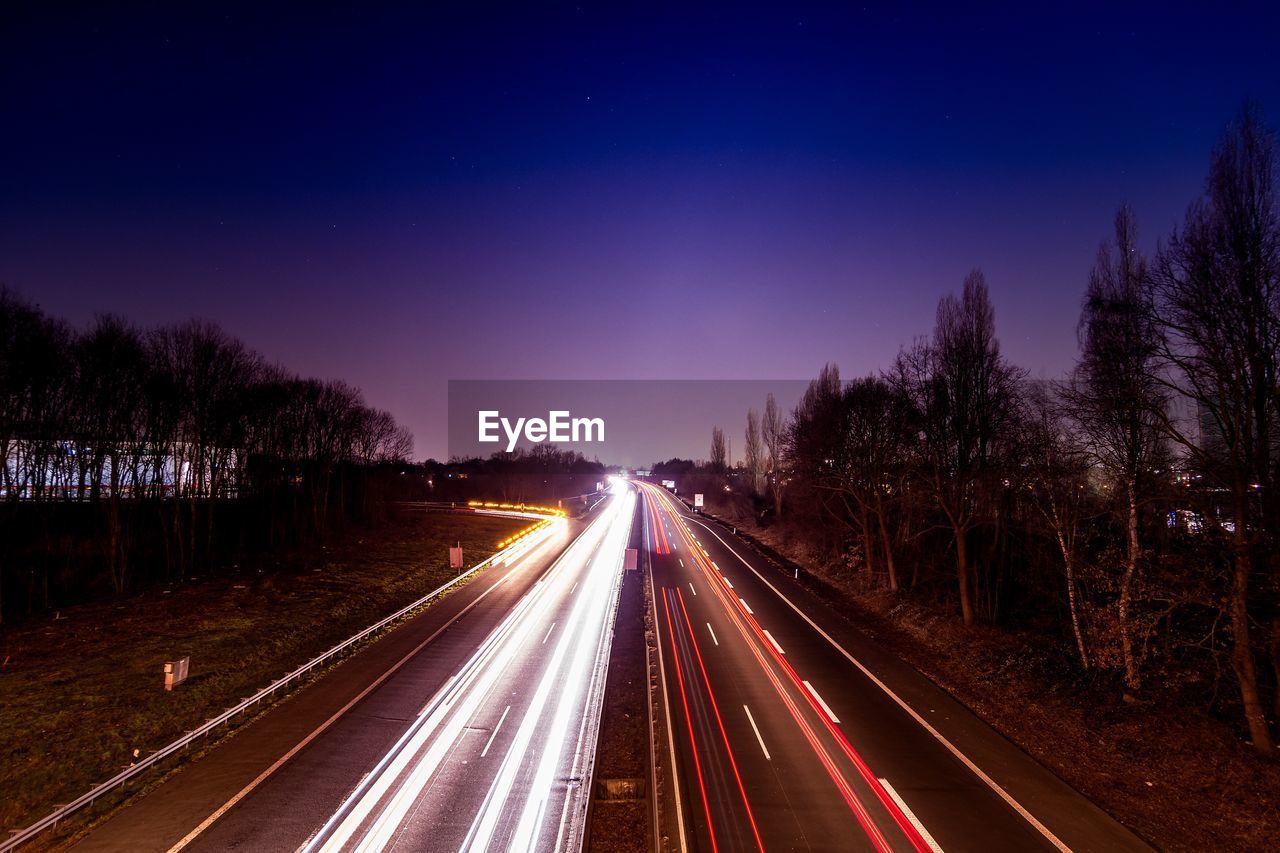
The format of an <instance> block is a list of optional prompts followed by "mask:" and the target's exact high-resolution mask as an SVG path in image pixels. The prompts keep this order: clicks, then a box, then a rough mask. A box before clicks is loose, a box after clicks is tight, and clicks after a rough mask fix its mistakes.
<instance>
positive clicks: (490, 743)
mask: <svg viewBox="0 0 1280 853" xmlns="http://www.w3.org/2000/svg"><path fill="white" fill-rule="evenodd" d="M510 711H511V706H510V705H508V706H507V709H506V710H505V711H503V712H502V716H501V717H499V718H498V724H497V725H496V726H494V727H493V734H491V735H489V740H487V741H486V742H485V745H484V749H482V750H480V757H481V758H484V757H485V756H486V755H488V754H489V747H491V746H493V739H494V738H496V737H497V736H498V729H500V728H502V724H503V722H505V721H506V719H507V714H508V713H510Z"/></svg>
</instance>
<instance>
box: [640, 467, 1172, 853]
mask: <svg viewBox="0 0 1280 853" xmlns="http://www.w3.org/2000/svg"><path fill="white" fill-rule="evenodd" d="M641 489H642V492H643V496H644V502H643V503H644V505H643V508H642V512H643V521H644V549H645V551H646V552H647V554H646V556H647V563H648V565H649V568H650V582H651V595H652V607H653V609H654V611H655V612H654V618H655V621H656V624H657V641H658V645H659V648H660V651H661V654H660V656H659V661H660V664H659V665H660V669H661V685H662V687H663V697H662V703H661V705H662V707H664V708H665V709H666V722H667V724H666V726H665V728H666V731H667V737H666V741H667V742H666V743H665V744H664V745H663V747H662V748H661V749H659V750H656V754H657V756H658V762H659V764H663V763H665V764H668V765H671V764H674V774H672V775H674V782H675V784H674V785H672V786H670V787H669V788H668V789H667V790H666V792H665V794H664V796H663V798H662V799H663V811H664V813H665V820H664V823H665V825H666V826H667V827H668V836H669V838H670V839H671V840H670V843H669V844H668V845H667V846H668V849H680V848H681V847H686V848H687V849H693V850H705V851H720V850H726V851H728V850H757V849H766V850H814V851H817V850H841V851H854V850H876V851H885V850H895V851H900V850H917V851H938V850H947V851H958V850H975V851H977V850H981V851H1003V850H1009V851H1015V850H1016V851H1024V850H1055V849H1056V850H1082V851H1083V850H1107V851H1121V850H1146V849H1149V848H1148V847H1147V846H1146V845H1145V844H1144V843H1143V842H1142V841H1141V840H1140V839H1138V838H1137V837H1135V836H1133V835H1132V834H1131V833H1129V832H1128V831H1127V830H1125V829H1124V828H1123V827H1122V826H1120V825H1119V824H1118V823H1117V822H1115V821H1114V820H1112V819H1111V818H1110V817H1109V816H1107V815H1106V814H1105V813H1103V812H1102V811H1101V810H1100V809H1098V808H1097V807H1096V806H1094V805H1093V804H1092V803H1090V802H1089V801H1088V800H1087V799H1086V798H1084V797H1083V796H1081V795H1080V794H1078V793H1077V792H1075V791H1074V790H1072V789H1071V788H1070V787H1068V786H1067V785H1065V783H1063V782H1061V781H1060V780H1059V779H1058V778H1057V777H1056V776H1054V775H1053V774H1052V773H1051V772H1049V771H1048V770H1047V769H1045V768H1044V767H1042V766H1041V765H1039V764H1038V763H1036V762H1035V761H1034V760H1032V759H1031V758H1030V757H1029V756H1027V755H1026V754H1025V753H1022V752H1021V751H1020V750H1018V749H1017V748H1016V747H1015V746H1013V745H1012V744H1010V743H1009V742H1008V741H1006V740H1005V739H1003V738H1002V737H1001V736H1000V735H999V734H998V733H996V732H994V731H993V730H991V729H990V728H989V727H987V726H986V725H985V724H984V723H982V722H981V721H980V720H978V719H977V718H976V717H975V716H973V714H972V713H970V712H969V711H968V710H967V709H965V708H964V707H963V706H961V705H959V703H957V702H955V700H953V699H952V698H951V697H950V696H949V695H948V694H946V693H945V692H944V691H942V690H941V689H940V688H938V687H937V686H936V685H934V684H932V682H929V681H928V680H927V679H925V678H924V677H923V676H921V675H920V674H919V673H918V672H916V671H915V670H914V669H912V668H911V667H909V666H907V665H906V664H904V663H902V662H901V661H900V660H898V659H896V658H895V657H893V656H892V655H891V654H887V653H886V652H884V650H882V649H878V648H877V647H876V646H875V645H874V643H872V642H871V641H869V640H868V639H867V638H866V637H865V636H863V635H860V634H859V633H857V632H856V631H854V630H852V629H851V627H850V626H849V624H848V623H847V622H846V621H845V620H843V619H842V618H841V617H840V615H839V614H838V613H836V612H835V611H834V610H833V609H832V608H831V607H830V606H829V603H827V602H822V601H819V600H817V599H816V597H815V596H813V595H812V594H810V593H808V592H807V591H806V590H804V589H802V588H800V587H799V586H798V585H796V584H793V583H791V582H790V579H789V578H787V577H786V576H785V575H784V574H783V573H781V572H780V571H779V570H778V569H777V568H776V567H773V566H770V565H769V564H768V563H767V562H766V561H764V560H762V559H760V558H759V557H758V556H756V555H755V554H754V552H752V551H751V550H750V549H748V548H745V547H744V546H743V544H742V543H741V542H739V541H737V540H735V538H734V537H733V536H732V535H731V534H730V533H729V532H728V531H726V530H724V529H723V528H720V527H719V526H718V525H716V524H714V523H710V522H708V521H706V520H705V519H704V518H702V517H700V516H698V515H696V514H694V513H692V512H691V511H689V510H688V509H687V508H686V507H685V506H684V505H683V504H682V503H680V502H678V501H677V500H675V499H674V498H673V497H672V496H671V495H670V494H669V493H668V492H666V491H665V490H664V489H661V488H658V487H656V486H653V485H649V484H642V485H641Z"/></svg>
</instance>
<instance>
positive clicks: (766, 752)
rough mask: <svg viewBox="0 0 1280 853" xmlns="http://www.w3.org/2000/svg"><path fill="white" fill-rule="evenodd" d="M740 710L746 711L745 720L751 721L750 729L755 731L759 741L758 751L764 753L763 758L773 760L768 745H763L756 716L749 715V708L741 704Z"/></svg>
mask: <svg viewBox="0 0 1280 853" xmlns="http://www.w3.org/2000/svg"><path fill="white" fill-rule="evenodd" d="M742 710H744V711H746V712H747V720H748V721H750V723H751V730H752V731H753V732H755V733H756V740H757V741H759V742H760V751H761V752H763V753H764V757H765V758H767V759H768V760H769V761H773V756H771V755H769V749H768V747H766V746H765V745H764V738H762V737H760V727H759V726H757V725H756V718H755V717H753V716H751V709H750V708H748V707H747V706H746V705H743V706H742Z"/></svg>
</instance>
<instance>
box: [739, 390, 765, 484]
mask: <svg viewBox="0 0 1280 853" xmlns="http://www.w3.org/2000/svg"><path fill="white" fill-rule="evenodd" d="M745 438H746V441H745V442H744V444H743V447H744V448H745V449H744V451H743V452H744V454H745V460H744V461H745V463H746V466H747V473H748V474H750V476H751V491H752V492H753V493H754V494H757V495H761V494H764V488H765V473H766V472H765V462H766V459H765V452H764V444H763V442H762V441H761V438H760V415H759V413H758V412H756V410H755V409H750V410H748V411H747V431H746V435H745Z"/></svg>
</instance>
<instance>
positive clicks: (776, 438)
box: [761, 393, 787, 518]
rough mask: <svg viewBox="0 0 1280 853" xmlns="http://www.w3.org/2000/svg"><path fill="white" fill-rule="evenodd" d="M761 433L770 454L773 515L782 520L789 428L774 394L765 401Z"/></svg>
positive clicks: (769, 466)
mask: <svg viewBox="0 0 1280 853" xmlns="http://www.w3.org/2000/svg"><path fill="white" fill-rule="evenodd" d="M761 432H762V434H763V437H764V447H765V451H766V453H767V454H768V460H767V465H768V468H769V478H770V481H771V483H772V490H773V514H774V517H775V518H781V517H782V463H783V457H782V452H783V445H784V443H785V439H786V434H787V426H786V423H784V421H783V419H782V412H781V411H780V410H779V409H778V401H777V400H775V399H774V398H773V394H772V393H771V394H769V396H768V397H766V398H765V401H764V422H763V423H762V424H761Z"/></svg>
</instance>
